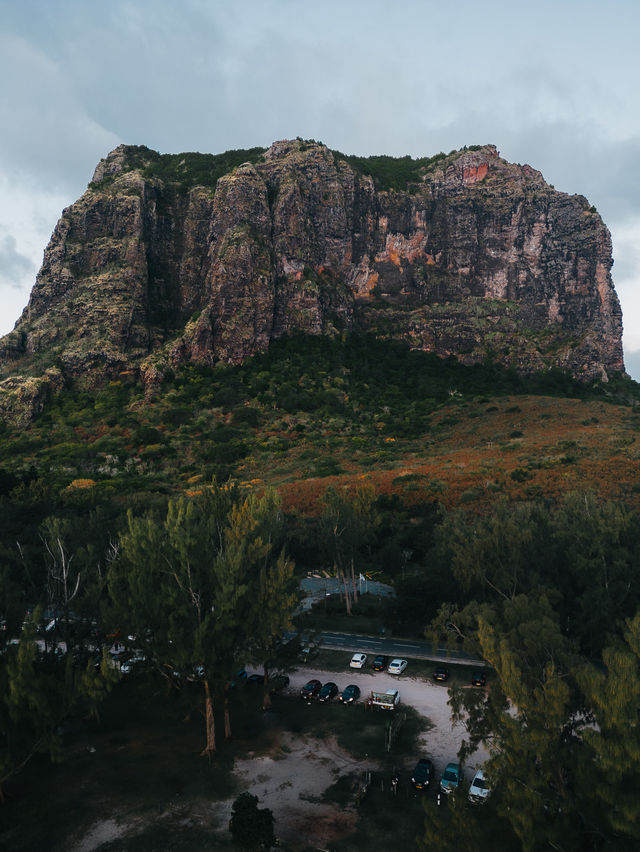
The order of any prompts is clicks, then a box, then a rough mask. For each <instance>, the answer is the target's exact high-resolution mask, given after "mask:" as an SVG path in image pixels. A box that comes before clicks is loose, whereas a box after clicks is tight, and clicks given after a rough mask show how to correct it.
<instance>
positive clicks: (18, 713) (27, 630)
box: [0, 607, 118, 799]
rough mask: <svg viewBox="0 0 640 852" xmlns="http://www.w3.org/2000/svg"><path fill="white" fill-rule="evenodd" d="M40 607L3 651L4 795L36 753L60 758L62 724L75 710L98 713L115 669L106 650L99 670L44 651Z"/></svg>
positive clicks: (0, 761) (0, 751)
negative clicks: (39, 630)
mask: <svg viewBox="0 0 640 852" xmlns="http://www.w3.org/2000/svg"><path fill="white" fill-rule="evenodd" d="M40 618H41V610H40V608H39V607H38V608H36V610H35V611H34V613H33V615H32V617H31V619H30V620H29V621H28V622H26V624H25V625H24V628H23V630H22V633H21V635H20V637H19V640H18V641H17V642H15V643H11V644H10V645H9V646H8V647H7V648H5V649H4V653H3V654H2V655H0V730H1V731H2V734H3V736H2V740H1V741H0V799H1V798H2V785H3V784H4V783H5V782H6V781H7V780H8V779H9V778H10V777H11V776H12V775H14V774H16V773H17V772H19V771H20V770H21V769H22V768H23V767H24V766H26V764H27V763H28V762H29V760H31V758H32V757H33V756H34V755H35V754H36V753H38V752H45V753H47V754H48V755H49V757H50V758H51V760H59V759H60V758H61V741H60V737H59V734H58V728H59V726H60V724H61V722H62V721H64V719H65V718H67V717H68V716H69V715H70V714H71V713H72V712H74V711H79V710H83V711H84V710H85V709H89V711H90V712H91V713H92V714H93V715H97V708H98V704H99V702H100V701H101V700H102V699H103V698H104V697H105V696H106V695H107V693H108V692H109V690H110V689H111V687H112V686H113V684H114V683H115V681H116V680H117V679H118V675H117V673H116V672H115V671H114V670H113V668H112V667H111V666H110V665H109V662H108V659H107V655H106V652H105V653H104V655H103V659H102V664H101V666H100V668H99V669H98V670H96V669H95V667H94V665H93V662H92V661H89V662H88V663H87V665H86V667H85V668H84V669H82V668H76V667H75V666H74V663H73V658H72V655H71V654H66V655H64V656H62V657H59V656H58V655H56V654H44V655H43V654H41V653H40V649H39V648H38V645H37V644H36V638H35V637H36V625H37V624H38V623H39V621H40Z"/></svg>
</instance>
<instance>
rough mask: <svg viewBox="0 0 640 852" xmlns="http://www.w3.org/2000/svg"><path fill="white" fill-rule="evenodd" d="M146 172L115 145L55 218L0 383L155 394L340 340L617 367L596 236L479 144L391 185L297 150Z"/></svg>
mask: <svg viewBox="0 0 640 852" xmlns="http://www.w3.org/2000/svg"><path fill="white" fill-rule="evenodd" d="M158 157H159V155H157V154H155V152H149V151H148V149H144V148H134V147H129V146H120V147H119V148H116V150H115V151H113V152H112V153H111V154H109V156H108V157H106V158H105V159H104V160H102V161H101V162H100V163H99V165H98V167H97V168H96V172H95V174H94V178H93V181H92V183H91V184H90V185H89V189H88V190H87V191H86V192H85V194H84V195H83V196H82V197H81V198H80V199H79V200H78V201H77V202H75V203H74V204H73V205H71V206H70V207H68V208H67V209H66V210H64V211H63V213H62V217H61V219H60V221H59V222H58V224H57V226H56V228H55V231H54V233H53V235H52V237H51V241H50V243H49V245H48V247H47V249H46V252H45V256H44V262H43V265H42V268H41V270H40V272H39V273H38V276H37V280H36V283H35V286H34V288H33V291H32V293H31V298H30V301H29V304H28V306H27V307H26V308H25V310H24V312H23V314H22V316H21V317H20V319H19V320H18V322H17V324H16V327H15V329H14V331H12V332H11V333H10V334H9V335H7V336H6V337H5V338H3V339H2V340H1V341H0V369H1V370H2V374H3V375H4V376H10V375H15V374H16V373H19V372H20V371H21V370H23V369H25V368H28V370H29V371H30V373H31V375H37V374H38V371H40V374H41V375H44V372H45V370H46V369H47V368H48V367H51V366H55V367H56V369H58V370H60V371H61V373H62V375H63V376H64V377H65V379H66V380H68V379H72V380H76V381H85V382H86V381H89V380H90V379H91V377H93V380H95V379H96V377H104V376H105V375H109V376H113V375H115V374H117V373H118V372H121V371H124V370H129V369H132V368H134V369H140V370H141V372H142V374H143V375H145V376H146V377H147V379H148V380H149V381H153V380H154V378H157V377H158V376H159V375H161V374H162V371H163V369H165V368H166V366H167V365H177V364H179V363H180V362H184V361H193V362H197V363H202V364H213V363H215V362H216V361H219V360H224V361H227V362H231V363H237V362H240V361H242V360H243V359H245V358H247V357H249V356H251V355H253V354H254V353H256V352H259V351H262V350H264V349H265V348H266V347H267V346H268V345H269V341H270V340H272V339H274V338H277V337H280V336H281V335H283V334H291V333H295V332H307V333H311V334H330V333H335V332H338V331H340V332H343V331H348V330H350V329H364V330H368V331H372V332H374V333H375V334H377V335H380V336H386V337H394V338H398V339H401V340H404V341H406V342H407V343H408V344H410V345H411V346H413V347H416V348H421V349H425V350H429V351H434V352H436V353H438V354H440V355H443V356H446V355H450V354H455V355H456V356H457V357H458V358H460V359H462V360H464V361H466V362H468V363H473V362H476V361H479V360H482V359H485V358H487V357H492V358H494V359H496V360H498V361H501V362H503V363H505V364H508V365H511V366H514V367H516V368H517V369H518V370H520V371H522V372H533V371H537V370H540V369H546V368H549V367H554V366H556V367H561V368H563V369H567V370H569V371H570V372H571V373H572V374H573V375H575V376H577V377H582V378H584V379H592V378H604V379H606V378H607V376H608V375H609V374H611V373H612V372H616V371H621V370H623V369H624V365H623V360H622V345H621V336H622V321H621V311H620V306H619V302H618V299H617V296H616V293H615V290H614V287H613V283H612V280H611V274H610V270H611V264H612V260H611V239H610V235H609V232H608V230H607V228H606V226H605V225H604V224H603V222H602V220H601V218H600V216H599V215H598V213H597V212H596V211H595V209H594V208H592V207H590V206H589V203H588V202H587V200H586V199H585V198H584V197H582V196H579V195H566V194H564V193H561V192H557V191H555V190H554V189H553V188H552V187H551V186H549V185H548V184H547V183H546V182H545V181H544V179H543V177H542V175H541V174H540V173H539V172H537V171H536V170H535V169H532V168H531V167H529V166H520V165H514V164H510V163H508V162H506V161H505V160H503V159H502V158H501V157H500V156H499V154H498V152H497V150H496V149H495V148H494V147H493V146H484V147H481V148H475V149H473V150H463V151H459V152H452V153H451V154H450V155H447V156H444V155H442V156H440V157H439V158H433V160H430V161H424V163H423V165H422V166H420V168H418V169H417V170H416V173H415V175H414V176H413V179H412V180H410V181H408V182H407V185H406V189H401V190H398V189H387V190H385V189H383V188H380V182H379V181H376V180H374V177H371V176H370V175H368V174H366V172H365V171H364V170H363V169H356V168H355V167H353V165H350V163H349V162H347V159H346V158H343V157H341V156H340V155H338V154H336V153H334V152H332V151H330V150H329V149H328V148H326V147H325V146H323V145H320V144H317V143H308V142H303V141H301V140H293V141H283V142H277V143H275V144H274V145H272V146H271V148H269V149H268V150H266V151H265V152H264V153H262V154H261V155H260V156H258V157H254V160H255V161H254V162H252V163H251V162H246V163H243V164H241V165H239V166H237V167H236V168H234V169H233V170H232V171H230V172H229V173H228V174H224V175H222V176H221V177H219V179H218V180H217V182H216V183H215V185H213V186H201V185H190V183H189V180H188V179H187V178H185V179H183V180H173V179H166V177H165V178H163V177H159V176H158V175H157V174H154V172H153V163H154V162H156V161H157V160H158ZM154 158H155V160H154ZM420 162H423V161H420ZM187 177H188V176H187ZM0 387H1V386H0Z"/></svg>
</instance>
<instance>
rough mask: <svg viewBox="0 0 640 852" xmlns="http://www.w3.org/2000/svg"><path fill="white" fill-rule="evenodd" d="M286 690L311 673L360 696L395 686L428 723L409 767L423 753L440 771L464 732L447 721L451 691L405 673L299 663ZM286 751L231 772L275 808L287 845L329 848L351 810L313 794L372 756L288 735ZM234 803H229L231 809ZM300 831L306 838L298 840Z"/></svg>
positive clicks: (346, 826) (294, 689) (477, 759)
mask: <svg viewBox="0 0 640 852" xmlns="http://www.w3.org/2000/svg"><path fill="white" fill-rule="evenodd" d="M290 677H291V683H290V686H289V690H288V691H289V692H291V693H292V694H294V695H296V694H297V693H298V692H299V690H300V688H301V687H302V686H303V685H304V684H305V683H306V682H307V681H308V680H311V678H317V679H318V680H320V681H322V682H323V683H324V682H326V681H328V680H334V681H335V682H336V683H337V684H338V687H339V688H340V689H341V690H342V689H344V688H345V687H346V686H347V685H348V684H350V683H355V684H357V685H358V686H359V687H360V690H361V692H362V696H363V697H364V696H366V695H368V694H369V693H370V692H371V690H375V691H377V692H384V691H385V690H386V689H390V688H391V687H394V688H396V689H398V690H399V691H400V700H401V702H403V703H405V704H409V705H411V706H412V707H414V708H415V709H416V710H417V711H418V712H419V713H420V714H421V715H422V716H425V717H426V718H427V719H428V720H429V722H430V723H431V727H430V728H429V730H428V731H426V732H425V733H424V734H423V735H422V737H421V746H422V747H421V753H420V754H419V755H416V756H415V758H412V759H411V761H410V763H411V765H407V766H405V767H402V768H403V769H404V770H405V771H410V770H411V769H412V768H413V765H414V763H415V760H416V759H417V758H418V757H420V756H428V757H430V758H431V759H432V760H433V762H434V767H435V777H436V779H438V778H439V776H440V774H441V773H442V771H443V769H444V767H445V766H446V764H447V763H449V761H453V760H456V759H457V758H456V755H457V751H458V749H459V748H460V744H461V742H462V740H463V738H464V736H465V729H464V726H463V725H460V724H458V725H456V726H452V724H451V713H450V708H449V706H448V704H447V702H448V699H449V695H448V691H447V688H446V686H445V685H439V684H435V683H430V682H428V681H424V680H421V679H418V678H411V677H407V676H406V675H403V676H401V677H399V678H395V677H393V676H391V675H388V674H386V673H384V672H379V673H372V672H368V671H363V672H360V671H357V670H354V671H353V672H349V673H348V674H347V673H344V674H343V673H341V674H339V675H336V673H335V672H324V671H319V670H318V669H312V668H306V667H305V668H304V669H300V670H299V671H296V672H294V673H293V674H292V675H291V676H290ZM280 745H281V748H283V753H279V754H278V755H277V757H276V759H274V758H273V757H256V758H250V759H247V760H243V761H237V762H236V772H237V773H238V775H239V776H240V778H241V779H243V780H244V781H245V782H246V784H247V789H248V790H249V792H250V793H252V794H253V795H255V796H258V798H259V800H260V807H268V808H270V809H271V811H272V812H273V815H274V817H275V823H276V833H277V834H278V836H279V837H280V838H281V841H282V843H283V845H286V847H287V849H291V850H292V852H295V850H297V849H303V848H307V847H308V846H313V847H316V848H318V849H326V848H327V847H328V845H329V844H330V843H331V841H332V840H334V839H336V838H338V837H341V836H344V835H345V834H348V833H349V832H350V831H351V830H352V829H353V827H354V825H355V821H356V813H355V811H353V810H351V809H344V808H335V807H332V806H330V805H327V804H322V803H320V802H318V801H316V800H317V799H318V798H319V797H320V796H321V795H322V793H323V792H324V791H325V790H326V789H327V788H328V787H329V786H330V785H331V784H333V783H334V782H335V781H336V779H337V778H338V777H339V776H340V775H344V774H348V773H350V772H359V771H360V770H362V769H376V764H375V763H373V762H363V761H354V760H353V759H352V758H351V757H350V755H348V754H346V753H345V752H343V751H342V750H341V749H340V748H339V747H338V746H337V744H336V743H335V741H333V742H332V741H331V740H329V741H318V740H309V739H301V738H297V737H295V736H293V735H290V734H287V735H286V736H285V737H284V739H283V740H282V741H281V743H280ZM487 756H488V755H487V753H486V752H485V751H484V750H478V751H476V752H475V753H474V754H473V755H472V756H471V758H470V760H469V762H468V763H467V765H466V766H465V776H466V777H467V779H468V780H471V778H472V777H473V774H474V771H475V769H476V768H477V767H478V766H480V765H482V763H484V761H485V760H486V759H487ZM230 806H231V803H230V802H229V803H228V807H229V808H230ZM301 838H304V840H301Z"/></svg>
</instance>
